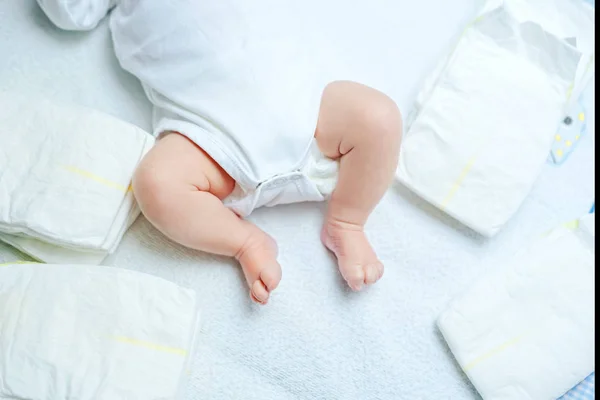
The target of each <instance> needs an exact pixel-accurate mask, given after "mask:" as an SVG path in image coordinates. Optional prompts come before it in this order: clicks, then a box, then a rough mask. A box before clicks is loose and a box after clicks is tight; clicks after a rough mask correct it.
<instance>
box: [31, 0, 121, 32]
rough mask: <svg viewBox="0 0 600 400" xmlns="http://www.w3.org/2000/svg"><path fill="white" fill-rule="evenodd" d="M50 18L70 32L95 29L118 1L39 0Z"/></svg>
mask: <svg viewBox="0 0 600 400" xmlns="http://www.w3.org/2000/svg"><path fill="white" fill-rule="evenodd" d="M37 2H38V4H39V5H40V7H41V8H42V10H43V11H44V13H46V15H47V16H48V18H49V19H50V20H51V21H52V22H53V23H54V24H55V25H56V26H58V27H59V28H62V29H65V30H70V31H88V30H92V29H94V28H95V27H96V26H97V25H98V23H99V22H100V20H101V19H102V18H104V17H105V16H106V14H107V13H108V11H109V10H110V9H111V8H112V7H114V6H115V4H116V2H117V0H37Z"/></svg>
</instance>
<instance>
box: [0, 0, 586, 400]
mask: <svg viewBox="0 0 600 400" xmlns="http://www.w3.org/2000/svg"><path fill="white" fill-rule="evenodd" d="M471 6H472V3H471V2H470V1H466V0H456V1H452V2H449V1H447V0H422V1H409V0H402V1H397V7H396V8H395V9H394V10H388V11H389V13H388V14H389V18H391V19H393V20H394V21H396V25H397V28H398V29H400V27H406V28H407V29H410V32H411V33H410V34H394V36H393V37H394V40H395V43H394V44H389V45H388V50H387V51H389V52H390V54H396V56H397V60H396V62H395V63H394V64H393V65H392V66H390V67H389V68H391V69H392V70H394V72H395V73H397V74H400V75H402V76H404V80H403V82H402V84H399V85H398V90H399V92H400V93H402V96H401V97H400V98H399V99H398V102H399V104H400V106H401V109H402V111H403V113H404V114H405V115H406V114H407V110H408V107H409V106H410V105H411V104H412V103H413V101H414V96H415V94H416V93H417V91H418V89H419V87H420V86H421V84H422V81H423V78H424V76H425V75H426V74H427V73H429V72H430V71H431V70H432V68H433V67H434V66H435V63H436V61H437V60H438V59H439V57H440V56H441V55H442V54H443V53H444V52H446V51H447V49H448V46H449V45H450V41H449V37H450V36H451V35H452V34H450V33H449V32H454V33H458V32H459V31H460V27H461V26H464V24H465V23H466V22H467V21H468V20H471V19H472V15H470V10H471ZM0 20H1V21H2V22H3V23H2V24H0V48H1V49H2V53H3V54H10V57H3V58H0V88H2V89H14V90H17V89H18V90H28V91H30V92H34V93H36V92H39V91H41V92H42V93H43V94H44V95H46V96H47V97H52V98H59V99H62V100H64V101H70V102H72V101H76V102H78V103H79V104H82V105H86V106H91V107H95V108H98V109H101V110H103V111H105V112H108V113H111V114H113V115H116V116H118V117H120V118H123V119H125V120H127V121H129V122H132V123H134V124H136V125H138V126H140V127H142V128H144V129H146V130H147V129H150V121H151V118H150V115H151V109H150V106H149V103H148V102H147V101H146V100H145V98H144V93H143V92H142V91H141V88H140V86H139V84H138V83H137V82H136V81H135V80H133V79H131V77H130V76H128V75H127V74H126V73H124V72H123V71H122V70H120V69H119V67H118V64H117V62H116V60H115V59H114V58H113V56H112V49H111V42H110V37H109V34H108V29H107V26H106V23H105V22H102V23H101V26H99V27H98V29H97V30H94V31H93V32H89V33H84V34H82V33H67V32H61V31H59V30H57V29H56V28H54V27H53V26H52V24H51V23H50V22H49V21H48V20H47V19H46V17H45V16H44V14H43V12H42V11H41V10H39V9H38V7H37V5H36V4H35V1H33V0H22V1H5V2H0ZM394 29H396V28H394ZM361 32H362V30H360V29H357V30H356V32H355V33H356V36H357V37H358V36H359V35H360V34H361ZM442 32H448V34H446V33H442ZM357 43H364V44H362V45H363V46H364V45H366V44H368V42H357ZM378 52H379V50H378V49H376V48H374V49H373V54H377V53H378ZM393 52H396V53H393ZM407 60H408V61H409V62H407ZM369 61H370V60H369V59H368V58H366V59H364V60H363V58H357V59H356V62H364V63H365V64H364V66H365V68H368V66H369ZM380 68H382V69H384V68H385V69H387V66H380ZM592 136H593V135H591V134H590V135H586V137H585V138H583V139H582V142H581V143H580V145H579V147H578V149H577V151H576V152H575V153H574V154H573V155H572V156H571V157H570V158H569V159H568V160H567V161H566V162H565V163H564V164H563V165H562V166H561V167H560V168H556V167H550V166H548V167H547V168H544V171H543V172H542V175H541V176H540V178H539V179H538V181H537V183H536V185H534V188H533V189H532V192H531V194H530V196H529V197H528V198H527V199H526V200H525V202H524V204H523V205H522V207H521V209H520V211H519V212H518V214H517V215H516V216H515V218H514V219H513V220H512V221H511V222H509V223H508V224H507V225H506V226H505V228H504V229H503V231H502V232H501V233H500V234H498V235H497V236H496V237H495V238H494V240H492V241H488V240H484V239H482V238H481V237H479V236H478V235H476V234H474V233H473V232H471V231H469V230H466V229H465V228H464V227H463V226H462V225H460V224H458V223H457V222H456V221H453V220H451V219H449V218H448V217H446V216H445V215H444V214H443V213H441V212H439V211H438V210H437V209H435V208H434V207H431V206H430V205H428V204H427V203H425V202H423V201H422V200H420V199H419V198H417V197H416V196H414V195H412V194H411V193H410V192H409V191H407V190H406V189H405V188H402V187H400V186H395V187H393V188H392V189H391V190H390V191H389V192H388V194H387V195H386V197H385V198H384V200H383V201H382V203H381V204H380V206H379V207H378V208H377V209H376V211H375V213H374V215H373V217H372V219H371V220H370V222H369V224H368V227H367V228H368V235H369V237H370V238H371V239H372V241H373V243H374V246H375V249H376V250H377V251H378V254H379V255H380V257H381V258H382V260H383V261H384V263H385V265H386V272H385V275H384V277H383V279H382V281H381V282H379V283H378V284H377V285H375V286H374V287H373V288H371V289H369V290H368V291H366V292H364V293H360V294H354V293H351V292H350V291H349V290H347V289H346V287H345V285H344V282H343V281H342V280H341V279H340V277H339V273H338V271H337V268H336V266H335V261H334V260H333V258H332V257H331V255H330V254H328V253H327V251H325V250H324V249H323V246H322V245H321V243H320V242H319V229H320V224H321V221H322V213H323V208H322V207H319V206H317V205H314V204H297V205H293V206H283V207H275V208H273V209H264V210H262V209H260V210H257V211H256V212H255V214H253V218H252V220H253V221H254V222H256V223H258V224H259V225H260V226H261V227H262V228H264V229H265V230H266V231H268V232H269V233H270V234H272V235H273V236H275V237H276V238H277V240H278V243H279V247H280V254H281V257H280V261H281V263H282V265H283V281H282V283H281V286H280V287H279V288H278V289H277V291H276V292H275V293H274V294H273V299H272V301H271V302H270V304H269V307H267V308H258V307H254V306H253V305H251V303H250V301H249V299H248V292H247V288H246V285H245V282H244V279H243V276H242V274H241V271H240V270H239V268H238V267H237V266H236V265H235V264H234V263H233V262H231V261H229V260H226V259H223V258H221V257H215V256H210V255H206V254H202V253H199V252H195V251H190V250H187V249H184V248H183V247H181V246H177V245H175V244H173V243H171V242H169V241H168V240H167V239H165V238H164V237H163V236H162V235H160V234H159V233H158V232H157V231H156V230H155V229H154V228H153V227H152V226H151V225H150V224H149V223H148V222H147V221H146V220H145V219H144V218H142V217H140V218H138V219H137V221H136V222H135V223H134V225H133V226H132V228H131V229H130V230H129V232H128V233H127V234H126V235H125V237H124V239H123V241H122V243H121V245H120V246H119V249H118V250H117V251H116V253H115V254H114V255H113V256H110V257H109V258H108V259H107V260H106V263H107V264H111V265H117V266H119V267H124V268H129V269H134V270H141V271H143V272H147V273H150V274H154V275H158V276H161V277H163V278H166V279H167V280H170V281H173V282H176V283H178V284H180V285H182V286H184V287H189V288H193V289H195V290H196V292H197V293H198V295H197V296H198V302H199V307H200V308H201V309H202V319H201V327H200V331H199V337H198V339H199V340H198V350H197V352H196V355H195V358H194V360H193V364H192V368H191V371H190V376H189V379H188V385H187V388H186V389H187V390H186V392H185V395H184V396H183V398H184V399H186V400H187V399H189V400H193V399H198V398H202V399H208V400H221V399H223V400H228V399H235V398H241V399H251V400H252V399H257V400H258V399H260V400H265V399H269V400H271V399H274V400H275V399H277V400H297V399H301V400H304V399H307V400H308V399H327V400H330V399H344V400H346V399H349V400H354V399H356V400H376V399H377V400H381V399H384V400H388V399H390V400H396V399H448V398H450V399H453V400H475V399H479V396H478V395H477V394H476V392H475V391H474V389H472V388H471V386H470V383H469V381H468V379H467V378H466V377H465V376H464V375H463V374H462V373H461V372H460V369H459V368H458V366H456V364H455V362H454V361H453V357H452V355H451V353H450V352H449V350H448V349H447V348H446V346H445V344H444V341H443V339H442V338H441V337H440V334H439V331H438V330H437V328H436V327H435V319H436V318H437V316H438V315H439V313H440V312H441V311H442V310H443V309H444V308H445V307H446V305H447V304H448V302H449V301H450V300H451V299H452V298H454V297H456V296H457V295H459V294H460V293H462V292H464V290H466V288H467V287H468V285H469V284H470V283H471V282H472V281H473V280H474V279H475V278H476V277H477V276H480V275H481V274H483V273H486V272H488V271H485V270H482V265H483V264H485V265H490V263H492V262H495V261H501V260H502V259H503V258H506V257H507V255H510V254H511V253H513V252H514V251H516V249H518V248H520V247H521V246H522V243H523V242H524V241H525V240H528V239H530V238H531V237H533V236H535V235H537V234H540V233H542V232H544V231H546V230H548V229H550V228H552V227H553V226H556V225H557V224H559V223H561V222H563V221H567V220H571V219H574V218H576V217H578V216H579V215H581V214H582V213H585V212H586V211H588V209H589V207H590V205H591V204H592V202H593V199H594V183H593V182H594V180H593V168H592V167H591V166H593V160H594V153H593V148H592V145H591V137H592ZM22 257H23V256H22V255H20V254H18V253H17V252H15V251H14V250H13V249H12V248H10V247H0V259H3V260H6V261H10V260H15V259H19V258H22ZM500 266H501V265H499V267H500ZM489 268H490V269H492V268H493V267H489Z"/></svg>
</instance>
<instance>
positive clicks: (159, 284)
mask: <svg viewBox="0 0 600 400" xmlns="http://www.w3.org/2000/svg"><path fill="white" fill-rule="evenodd" d="M197 322H198V312H197V306H196V295H195V293H194V292H193V291H191V290H188V289H183V288H181V287H179V286H177V285H175V284H173V283H171V282H168V281H166V280H164V279H161V278H157V277H153V276H150V275H147V274H143V273H140V272H133V271H128V270H123V269H119V268H109V267H97V266H81V265H43V264H38V265H22V264H12V265H0V399H29V400H46V399H53V400H66V399H80V400H115V399H128V400H152V399H174V398H176V396H177V394H178V391H179V390H180V387H181V383H182V382H181V381H182V377H183V376H184V374H185V372H186V369H187V368H188V360H189V359H190V357H189V355H190V353H192V351H193V344H194V334H195V332H196V325H197Z"/></svg>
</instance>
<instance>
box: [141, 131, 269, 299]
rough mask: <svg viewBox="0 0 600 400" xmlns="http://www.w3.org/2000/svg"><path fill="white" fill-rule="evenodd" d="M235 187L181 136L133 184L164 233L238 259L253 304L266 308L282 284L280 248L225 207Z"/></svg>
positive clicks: (170, 139)
mask: <svg viewBox="0 0 600 400" xmlns="http://www.w3.org/2000/svg"><path fill="white" fill-rule="evenodd" d="M234 186H235V182H234V181H233V179H232V178H231V177H230V176H229V175H228V174H227V173H226V172H225V171H224V170H223V169H222V168H221V167H220V166H219V165H218V164H217V163H216V162H215V161H214V160H213V159H211V158H210V157H209V156H208V155H207V154H206V153H205V152H204V151H203V150H201V149H200V148H199V147H198V146H196V145H195V144H194V143H192V142H191V141H190V140H188V139H187V138H186V137H185V136H182V135H180V134H177V133H171V134H168V135H166V136H165V137H163V138H162V139H161V140H159V141H158V142H157V144H156V145H155V146H154V147H153V148H152V149H151V150H150V152H148V154H147V155H146V156H145V157H144V159H143V160H142V161H141V163H140V165H139V167H138V169H137V171H136V173H135V176H134V179H133V190H134V193H135V196H136V199H137V201H138V203H139V205H140V208H141V210H142V212H143V213H144V215H145V216H146V218H147V219H148V220H149V221H150V222H151V223H152V224H153V225H154V226H155V227H156V228H157V229H158V230H160V231H161V232H162V233H163V234H165V235H166V236H167V237H169V238H170V239H172V240H174V241H176V242H178V243H180V244H182V245H184V246H186V247H190V248H193V249H197V250H201V251H205V252H208V253H213V254H220V255H225V256H231V257H235V258H236V259H237V260H238V261H239V262H240V264H241V265H242V269H243V270H244V275H245V277H246V280H247V282H248V286H249V287H250V295H251V297H252V299H253V300H254V301H256V302H259V303H262V304H265V303H266V302H267V300H268V298H269V293H270V292H271V291H272V290H274V289H275V288H276V287H277V285H278V284H279V281H280V280H281V268H280V266H279V263H278V262H277V246H276V244H275V242H274V241H273V239H272V238H271V237H270V236H269V235H267V234H266V233H265V232H263V231H262V230H260V229H259V228H258V227H256V226H255V225H253V224H252V223H250V222H248V221H245V220H243V219H241V218H240V217H238V216H237V215H236V214H235V213H233V212H232V211H231V210H229V209H227V208H226V207H225V206H224V205H223V203H222V200H223V199H224V198H225V197H227V196H228V195H229V194H230V193H231V192H232V191H233V188H234Z"/></svg>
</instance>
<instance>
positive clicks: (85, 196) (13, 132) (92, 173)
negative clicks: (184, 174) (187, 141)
mask: <svg viewBox="0 0 600 400" xmlns="http://www.w3.org/2000/svg"><path fill="white" fill-rule="evenodd" d="M153 143H154V138H153V137H152V136H151V135H149V134H148V133H146V132H144V131H143V130H141V129H140V128H137V127H136V126H133V125H131V124H129V123H126V122H123V121H121V120H118V119H117V118H114V117H111V116H108V115H105V114H103V113H100V112H97V111H94V110H90V109H87V108H83V107H76V106H69V105H63V104H56V103H55V102H52V101H50V100H43V99H37V98H34V97H28V96H23V95H20V94H16V93H8V92H0V240H3V241H5V242H7V243H9V244H11V245H13V246H15V247H17V248H19V249H20V250H22V251H23V252H25V253H28V254H29V255H31V256H32V257H34V258H36V259H39V260H42V261H45V262H52V263H85V264H98V263H100V262H101V261H102V259H103V258H104V257H105V256H106V255H107V254H108V253H110V252H112V251H113V250H115V248H116V246H117V245H118V243H119V242H120V240H121V238H122V236H123V234H124V233H125V231H126V230H127V228H128V227H129V226H130V225H131V223H132V222H133V221H134V220H135V218H136V217H137V216H138V215H139V208H138V207H137V204H136V202H135V200H134V197H133V192H132V190H131V186H130V182H131V178H132V175H133V172H134V171H135V168H136V166H137V164H138V162H139V161H140V159H141V158H142V156H143V155H144V154H145V153H146V152H147V151H148V150H149V149H150V147H151V146H152V145H153Z"/></svg>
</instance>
